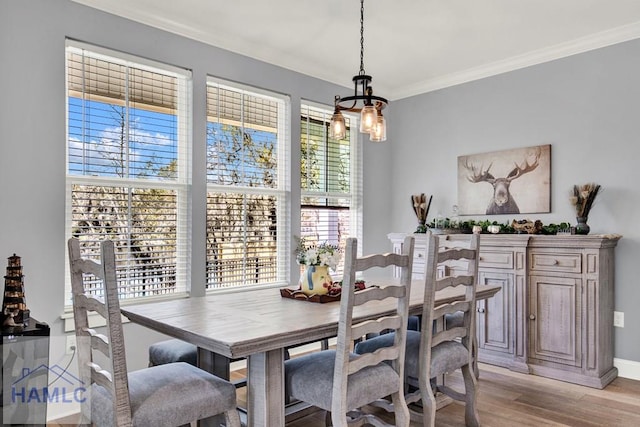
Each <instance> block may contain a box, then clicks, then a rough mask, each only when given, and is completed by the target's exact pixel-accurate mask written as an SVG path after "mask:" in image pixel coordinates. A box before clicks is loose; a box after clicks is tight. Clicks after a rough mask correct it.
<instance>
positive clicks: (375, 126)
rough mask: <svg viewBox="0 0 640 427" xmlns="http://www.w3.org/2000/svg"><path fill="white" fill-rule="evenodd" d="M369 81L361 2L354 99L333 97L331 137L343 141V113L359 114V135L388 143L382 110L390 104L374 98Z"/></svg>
mask: <svg viewBox="0 0 640 427" xmlns="http://www.w3.org/2000/svg"><path fill="white" fill-rule="evenodd" d="M371 80H372V78H371V76H369V75H367V74H366V73H365V71H364V0H360V72H359V73H358V74H357V75H355V76H354V77H353V85H354V90H353V95H350V96H344V97H340V96H339V95H336V97H335V100H334V106H335V110H334V113H333V116H332V117H331V124H330V128H329V129H330V136H331V137H333V138H336V139H341V138H344V136H345V134H346V130H345V122H344V116H343V114H342V111H349V112H354V113H360V132H362V133H367V134H369V139H370V140H371V141H373V142H382V141H385V140H386V139H387V123H386V120H385V118H384V117H383V116H382V110H383V109H384V108H385V107H386V106H387V105H389V102H388V101H387V100H386V99H385V98H383V97H381V96H376V95H374V94H373V87H372V86H371Z"/></svg>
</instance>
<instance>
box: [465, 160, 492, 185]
mask: <svg viewBox="0 0 640 427" xmlns="http://www.w3.org/2000/svg"><path fill="white" fill-rule="evenodd" d="M491 166H493V163H491V164H489V167H488V168H487V170H485V171H484V172H482V169H483V167H484V165H481V166H480V167H479V168H477V167H476V166H475V165H474V164H471V165H470V164H469V161H468V160H467V159H465V161H464V167H465V169H467V170H468V171H469V172H471V175H469V176H467V179H468V180H469V181H470V182H483V181H485V182H488V183H490V184H493V183H494V181H495V178H494V177H493V175H491V174H490V173H489V169H491Z"/></svg>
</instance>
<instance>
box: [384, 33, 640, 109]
mask: <svg viewBox="0 0 640 427" xmlns="http://www.w3.org/2000/svg"><path fill="white" fill-rule="evenodd" d="M637 38H640V22H635V23H633V24H629V25H624V26H622V27H618V28H614V29H611V30H607V31H602V32H599V33H596V34H592V35H589V36H586V37H581V38H578V39H575V40H571V41H569V42H565V43H560V44H557V45H555V46H551V47H548V48H544V49H538V50H534V51H531V52H528V53H525V54H522V55H516V56H513V57H511V58H507V59H504V60H502V61H496V62H493V63H490V64H486V65H482V66H480V67H473V68H470V69H468V70H464V71H460V72H457V73H451V74H447V75H443V76H440V77H436V78H433V79H429V80H425V81H423V82H421V83H418V84H415V85H411V86H406V87H404V88H403V89H402V90H398V91H395V92H394V93H393V95H394V96H393V98H392V100H397V99H402V98H407V97H410V96H414V95H418V94H421V93H426V92H431V91H434V90H438V89H443V88H446V87H449V86H455V85H459V84H462V83H467V82H471V81H474V80H479V79H483V78H486V77H491V76H495V75H497V74H502V73H506V72H509V71H514V70H518V69H521V68H525V67H529V66H531V65H537V64H542V63H544V62H549V61H553V60H556V59H560V58H565V57H567V56H571V55H576V54H578V53H583V52H587V51H590V50H594V49H599V48H602V47H607V46H611V45H614V44H618V43H622V42H626V41H629V40H634V39H637Z"/></svg>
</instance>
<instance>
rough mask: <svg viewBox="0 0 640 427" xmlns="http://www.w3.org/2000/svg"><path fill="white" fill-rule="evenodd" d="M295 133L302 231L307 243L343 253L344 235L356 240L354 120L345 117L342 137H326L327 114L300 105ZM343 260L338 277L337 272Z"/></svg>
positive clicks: (357, 184) (358, 175)
mask: <svg viewBox="0 0 640 427" xmlns="http://www.w3.org/2000/svg"><path fill="white" fill-rule="evenodd" d="M301 110H302V111H301V124H300V129H301V135H300V158H301V164H300V168H301V169H300V176H301V183H300V185H301V195H302V201H301V230H300V235H301V237H303V238H304V239H305V241H306V242H307V243H312V244H313V243H315V244H319V243H323V242H327V243H330V244H335V245H338V246H339V247H340V249H341V250H344V247H345V243H346V239H347V237H350V236H353V237H361V233H360V224H361V215H362V213H361V209H360V203H361V202H360V200H361V196H360V194H361V190H360V189H361V186H362V182H361V172H360V166H359V162H358V159H359V152H360V151H359V149H358V145H357V139H356V135H357V132H352V131H351V129H352V128H353V127H354V126H355V119H353V118H350V117H348V116H346V117H345V124H346V128H347V131H346V136H345V138H344V139H341V140H336V139H333V138H330V137H329V122H330V120H331V115H332V113H333V112H332V111H329V110H326V109H323V108H318V107H314V106H311V105H302V108H301ZM343 261H344V257H343V258H342V261H341V262H340V265H339V266H338V271H337V272H336V274H337V275H340V274H342V268H343Z"/></svg>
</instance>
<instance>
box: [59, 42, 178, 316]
mask: <svg viewBox="0 0 640 427" xmlns="http://www.w3.org/2000/svg"><path fill="white" fill-rule="evenodd" d="M66 65H67V104H68V109H67V195H68V196H67V203H66V218H67V233H66V235H67V236H74V237H78V238H79V239H80V242H81V250H82V254H83V256H85V257H90V258H99V255H100V254H99V250H100V249H99V242H100V241H101V240H103V239H106V238H109V239H111V240H113V241H114V243H115V245H116V260H117V275H118V280H119V286H120V287H119V294H120V298H121V299H132V298H141V297H150V296H157V295H165V294H176V293H179V292H185V291H186V289H185V287H186V283H187V276H188V267H187V263H188V259H189V257H188V254H187V244H186V243H187V235H186V232H187V230H188V228H189V225H188V215H187V208H186V207H187V199H188V190H189V182H188V179H189V178H188V177H189V173H188V169H189V167H190V154H189V152H190V150H189V144H190V110H189V105H190V102H189V98H190V91H191V76H190V73H189V72H187V71H185V70H181V69H176V68H174V67H169V66H165V65H162V64H157V63H151V62H150V61H146V60H142V59H139V58H132V57H129V56H126V55H124V54H120V53H115V52H111V51H106V50H104V49H100V48H97V47H93V46H89V45H84V44H81V43H77V42H72V41H68V42H67V62H66ZM67 277H68V275H67ZM67 289H69V291H70V288H69V287H68V288H67ZM94 292H95V294H97V295H101V292H102V290H101V289H98V288H96V289H94ZM67 304H69V305H70V304H71V298H70V294H68V297H67Z"/></svg>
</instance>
